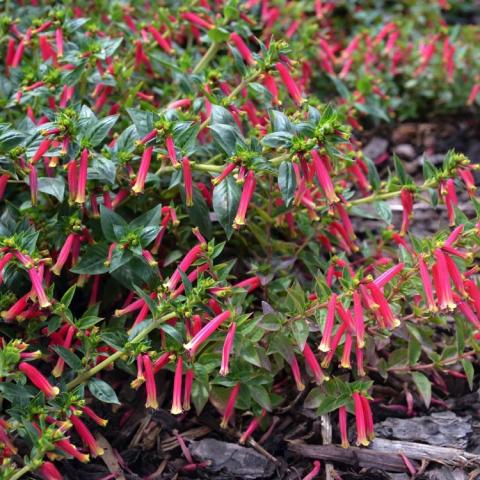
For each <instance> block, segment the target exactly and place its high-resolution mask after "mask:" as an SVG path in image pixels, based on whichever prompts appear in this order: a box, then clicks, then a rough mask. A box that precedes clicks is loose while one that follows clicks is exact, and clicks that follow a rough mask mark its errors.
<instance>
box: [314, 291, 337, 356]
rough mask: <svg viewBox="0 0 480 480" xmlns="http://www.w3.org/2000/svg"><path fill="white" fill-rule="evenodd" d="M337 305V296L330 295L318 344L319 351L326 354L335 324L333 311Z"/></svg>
mask: <svg viewBox="0 0 480 480" xmlns="http://www.w3.org/2000/svg"><path fill="white" fill-rule="evenodd" d="M336 304H337V295H336V294H335V293H332V296H331V297H330V300H329V301H328V306H327V317H326V319H325V326H324V327H323V334H322V340H321V342H320V346H319V347H318V348H319V350H321V351H322V352H328V351H329V350H330V347H331V338H332V331H333V324H334V322H335V310H336Z"/></svg>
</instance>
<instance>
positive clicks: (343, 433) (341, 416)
mask: <svg viewBox="0 0 480 480" xmlns="http://www.w3.org/2000/svg"><path fill="white" fill-rule="evenodd" d="M338 424H339V426H340V437H341V439H342V448H348V447H349V446H350V443H349V442H348V431H347V409H346V408H345V407H340V408H339V409H338Z"/></svg>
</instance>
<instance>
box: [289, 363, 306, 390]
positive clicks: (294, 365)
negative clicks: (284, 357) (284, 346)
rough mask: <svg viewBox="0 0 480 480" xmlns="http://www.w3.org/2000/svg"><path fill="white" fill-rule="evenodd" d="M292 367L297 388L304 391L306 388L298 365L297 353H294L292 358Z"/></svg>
mask: <svg viewBox="0 0 480 480" xmlns="http://www.w3.org/2000/svg"><path fill="white" fill-rule="evenodd" d="M290 368H291V369H292V374H293V378H294V379H295V384H296V385H297V390H298V391H299V392H302V391H303V390H305V385H304V384H303V382H302V375H301V373H300V367H299V365H298V361H297V357H296V356H295V354H292V357H291V359H290Z"/></svg>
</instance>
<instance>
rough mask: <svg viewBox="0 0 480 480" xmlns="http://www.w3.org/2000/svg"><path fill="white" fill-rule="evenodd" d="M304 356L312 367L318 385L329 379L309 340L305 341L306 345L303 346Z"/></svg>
mask: <svg viewBox="0 0 480 480" xmlns="http://www.w3.org/2000/svg"><path fill="white" fill-rule="evenodd" d="M303 357H304V358H305V363H306V364H307V365H308V367H309V368H310V371H311V372H312V374H313V376H314V378H315V382H316V383H317V385H320V384H321V383H323V381H324V380H328V377H325V375H324V373H323V371H322V369H321V367H320V364H319V363H318V360H317V357H315V354H314V353H313V351H312V349H311V348H310V346H309V345H308V343H307V342H305V346H304V347H303Z"/></svg>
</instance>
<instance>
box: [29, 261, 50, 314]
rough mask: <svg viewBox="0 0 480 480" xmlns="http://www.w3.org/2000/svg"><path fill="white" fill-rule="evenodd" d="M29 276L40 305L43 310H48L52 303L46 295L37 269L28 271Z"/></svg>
mask: <svg viewBox="0 0 480 480" xmlns="http://www.w3.org/2000/svg"><path fill="white" fill-rule="evenodd" d="M28 275H29V277H30V281H31V282H32V289H33V291H34V292H35V295H36V296H37V300H38V303H39V304H40V306H41V307H42V308H48V307H49V306H50V305H51V303H50V301H49V300H48V298H47V295H46V294H45V290H44V289H43V285H42V280H41V279H40V276H39V274H38V272H37V270H36V269H35V267H32V268H29V269H28Z"/></svg>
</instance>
